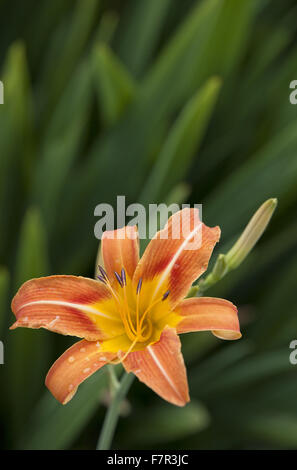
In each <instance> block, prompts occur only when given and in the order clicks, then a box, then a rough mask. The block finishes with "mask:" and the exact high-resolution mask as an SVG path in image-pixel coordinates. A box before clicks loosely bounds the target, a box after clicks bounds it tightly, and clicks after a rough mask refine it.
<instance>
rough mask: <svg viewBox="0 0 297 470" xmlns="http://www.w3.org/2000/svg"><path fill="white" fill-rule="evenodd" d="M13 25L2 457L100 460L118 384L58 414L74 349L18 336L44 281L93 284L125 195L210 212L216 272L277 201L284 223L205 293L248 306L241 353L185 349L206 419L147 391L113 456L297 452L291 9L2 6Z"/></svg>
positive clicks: (266, 4) (7, 36)
mask: <svg viewBox="0 0 297 470" xmlns="http://www.w3.org/2000/svg"><path fill="white" fill-rule="evenodd" d="M0 17H1V28H0V62H1V76H0V79H1V80H2V81H3V82H4V89H5V103H4V104H3V105H0V227H1V230H0V309H1V310H0V340H2V341H3V343H4V346H5V364H4V365H0V423H1V430H2V431H4V437H3V438H1V446H2V447H3V448H27V449H28V448H29V449H30V448H34V449H39V448H51V449H61V448H94V446H95V443H96V440H97V436H98V433H99V430H100V427H101V424H102V419H103V412H104V406H103V401H104V400H103V398H105V401H106V396H105V395H104V393H105V389H106V377H105V373H104V372H102V373H98V374H96V375H95V376H94V377H92V378H91V379H90V380H89V381H87V382H86V383H85V384H83V385H82V386H81V388H80V390H79V392H78V394H77V395H76V397H75V398H74V399H73V402H71V403H70V404H68V405H67V406H66V407H62V406H61V405H58V404H57V403H56V402H55V401H54V399H52V397H51V396H50V395H49V393H48V391H47V390H46V389H45V387H44V385H43V380H44V378H45V375H46V372H47V370H48V368H49V367H50V365H51V363H52V362H53V361H54V360H55V359H56V358H57V357H58V356H59V354H60V353H61V352H62V351H63V350H64V349H66V347H68V346H69V344H70V342H69V340H68V339H65V338H64V337H58V336H57V335H54V334H51V333H49V332H44V331H43V332H41V331H24V330H19V331H14V332H11V331H9V330H8V326H9V325H11V324H12V322H13V315H12V313H11V311H10V307H9V299H11V298H12V295H13V294H14V293H15V292H16V289H17V288H18V287H19V286H20V284H21V283H22V282H23V281H25V280H26V279H30V278H32V277H36V276H41V275H50V274H80V275H86V276H90V277H92V276H93V271H94V263H95V258H96V253H97V248H98V240H96V239H95V237H94V233H93V230H94V225H95V222H96V219H95V217H94V208H95V206H96V205H97V204H99V203H101V202H105V203H111V204H114V203H115V201H116V196H117V195H125V196H126V197H127V203H129V202H138V201H139V202H143V203H145V204H148V203H150V202H164V201H166V202H178V203H182V202H190V203H192V204H193V203H203V219H204V221H205V222H206V223H208V224H209V225H217V224H218V225H220V226H221V229H222V241H221V244H220V245H219V247H218V248H217V250H216V254H218V253H224V252H226V248H229V247H230V245H231V244H232V242H233V241H234V240H235V239H236V237H237V236H238V235H239V234H240V232H241V231H242V230H243V228H244V227H245V225H246V223H247V222H248V220H249V219H250V217H251V216H252V215H253V213H254V212H255V211H256V209H257V208H258V207H259V205H260V204H261V203H262V202H264V200H265V199H268V198H270V197H277V198H278V200H279V205H278V208H277V210H276V213H275V215H274V217H273V220H272V222H271V224H270V226H269V228H268V230H267V232H265V234H264V236H263V238H262V239H261V240H260V242H259V244H258V245H257V246H256V248H255V249H254V250H253V252H252V253H251V254H250V255H249V257H248V258H247V260H245V262H244V263H243V264H242V265H241V266H240V267H239V268H238V269H237V270H236V271H233V272H232V273H230V274H229V275H228V276H226V278H224V279H223V280H222V281H221V282H220V283H219V284H217V285H216V286H215V287H213V288H212V289H211V290H210V291H208V292H207V295H213V296H221V297H224V298H227V299H230V300H232V301H233V302H234V303H235V304H236V305H238V307H239V313H240V318H241V324H242V332H243V339H241V340H240V341H238V342H237V343H234V344H230V343H223V342H222V341H220V340H218V339H216V338H213V337H212V336H211V334H208V333H201V334H196V335H195V334H193V335H188V336H186V337H184V338H183V340H182V341H183V347H184V355H185V360H186V363H187V365H188V375H189V383H190V392H191V397H192V400H193V401H192V403H191V404H190V405H189V407H188V408H187V407H186V408H185V409H175V408H173V407H172V406H170V405H168V404H166V403H164V402H162V401H161V400H160V399H159V398H158V397H157V396H155V395H154V394H153V392H151V391H150V390H149V389H147V388H145V387H144V386H143V385H142V384H139V383H135V384H134V386H133V388H132V390H131V392H130V394H129V401H130V402H131V404H132V407H131V412H130V414H129V416H127V417H126V418H125V419H122V420H121V421H120V424H119V428H118V432H117V434H116V438H115V442H114V446H115V447H117V448H128V449H129V448H130V449H133V448H135V447H138V448H160V447H162V446H164V447H165V448H184V449H186V448H199V449H202V448H286V447H291V448H297V438H296V435H297V434H296V430H297V405H296V391H297V375H296V371H297V369H296V367H297V366H293V365H291V364H290V362H289V354H290V352H291V351H290V349H289V344H290V342H291V341H292V340H294V339H297V300H296V279H297V254H296V248H297V218H296V217H297V216H296V204H297V190H296V188H297V106H293V105H291V104H290V102H289V94H290V89H289V84H290V82H291V81H292V80H296V79H297V43H296V24H297V22H296V19H297V10H296V7H294V2H293V1H289V0H284V1H282V2H275V1H272V0H270V1H269V0H240V1H239V0H202V1H197V0H187V1H184V2H181V1H178V0H125V1H121V2H120V1H115V0H113V1H103V0H102V1H99V0H76V1H75V2H73V1H70V0H51V1H46V0H40V1H38V2H37V1H33V0H30V1H26V2H24V1H21V0H9V1H8V0H3V1H2V2H1V3H0ZM214 258H215V257H214ZM125 408H126V409H128V408H129V406H127V404H126V407H125ZM143 426H145V431H144V430H142V429H143ZM138 430H139V432H138ZM156 430H157V432H156Z"/></svg>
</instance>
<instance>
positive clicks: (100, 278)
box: [96, 274, 106, 284]
mask: <svg viewBox="0 0 297 470" xmlns="http://www.w3.org/2000/svg"><path fill="white" fill-rule="evenodd" d="M96 277H97V279H99V281H101V282H103V284H106V279H104V277H103V276H100V275H99V274H98V275H97V276H96Z"/></svg>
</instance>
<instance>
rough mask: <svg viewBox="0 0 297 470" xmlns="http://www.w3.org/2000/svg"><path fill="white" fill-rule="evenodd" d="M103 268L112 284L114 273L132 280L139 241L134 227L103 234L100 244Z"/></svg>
mask: <svg viewBox="0 0 297 470" xmlns="http://www.w3.org/2000/svg"><path fill="white" fill-rule="evenodd" d="M101 250H102V257H103V261H104V268H105V270H106V272H107V275H108V277H109V279H110V281H111V283H112V284H115V283H116V279H115V275H114V272H115V271H116V272H117V273H118V274H120V273H121V270H122V268H124V269H125V271H126V275H127V276H128V277H129V278H130V279H132V277H133V274H134V271H135V268H136V266H137V263H138V260H139V240H138V231H137V227H136V225H134V226H133V227H132V226H127V227H123V228H120V229H118V230H110V231H106V232H104V234H103V236H102V242H101Z"/></svg>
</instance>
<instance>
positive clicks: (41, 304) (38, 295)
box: [11, 276, 114, 340]
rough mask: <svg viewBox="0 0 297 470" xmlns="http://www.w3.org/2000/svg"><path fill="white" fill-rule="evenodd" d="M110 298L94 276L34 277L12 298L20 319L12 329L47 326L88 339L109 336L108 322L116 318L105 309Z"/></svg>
mask: <svg viewBox="0 0 297 470" xmlns="http://www.w3.org/2000/svg"><path fill="white" fill-rule="evenodd" d="M110 299H111V294H110V292H109V291H108V289H107V288H106V286H105V285H104V284H101V283H99V282H97V281H94V280H93V279H87V278H83V277H75V276H49V277H43V278H39V279H32V280H31V281H28V282H26V283H25V284H23V285H22V287H21V288H20V289H19V291H18V292H17V294H16V295H15V297H14V299H13V301H12V304H11V308H12V310H13V312H14V314H15V316H16V318H17V321H16V323H15V324H14V325H13V326H12V327H11V328H12V329H14V328H17V327H28V328H46V329H48V330H51V331H54V332H57V333H61V334H64V335H73V336H78V337H82V338H86V339H88V340H95V339H103V338H108V337H110V335H109V334H108V331H107V328H106V327H107V326H108V324H107V323H106V322H108V321H109V319H110V321H111V322H113V321H114V320H113V318H112V314H110V313H109V312H106V311H105V306H106V305H107V304H108V303H109V304H110ZM109 307H110V306H109Z"/></svg>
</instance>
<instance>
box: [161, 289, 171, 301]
mask: <svg viewBox="0 0 297 470" xmlns="http://www.w3.org/2000/svg"><path fill="white" fill-rule="evenodd" d="M169 294H170V290H168V291H167V292H165V294H164V295H163V297H162V300H165V299H167V297H168V295H169Z"/></svg>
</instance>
